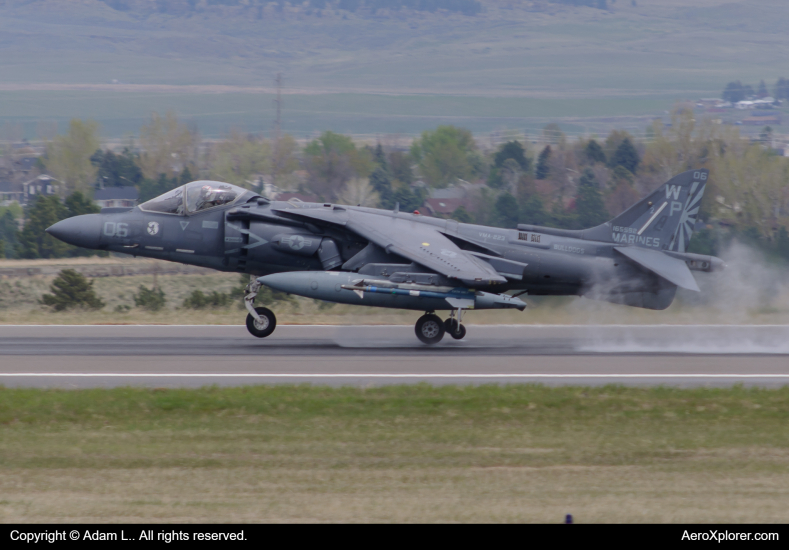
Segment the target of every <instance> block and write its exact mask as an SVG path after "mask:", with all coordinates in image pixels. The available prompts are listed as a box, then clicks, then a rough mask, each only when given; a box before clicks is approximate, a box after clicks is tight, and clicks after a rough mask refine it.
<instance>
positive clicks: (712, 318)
mask: <svg viewBox="0 0 789 550" xmlns="http://www.w3.org/2000/svg"><path fill="white" fill-rule="evenodd" d="M71 261H72V262H74V261H76V262H77V263H80V262H89V261H90V260H87V259H79V260H71ZM93 261H94V262H97V264H98V265H102V264H101V263H100V262H101V261H100V260H93ZM111 261H112V260H105V262H108V263H111ZM58 262H59V265H60V264H62V265H63V267H68V265H70V264H69V263H68V262H69V261H68V260H60V261H58ZM13 263H14V262H10V261H8V262H5V263H3V266H4V267H8V266H9V265H11V264H13ZM28 263H30V265H42V264H40V263H37V262H28ZM20 264H24V265H27V263H25V262H20ZM723 275H725V276H726V277H729V276H730V275H732V276H733V277H731V278H727V279H724V280H723V281H720V280H716V279H712V278H710V275H707V274H700V275H698V279H699V282H700V284H701V286H702V289H703V292H702V294H701V295H700V296H699V295H696V293H691V292H681V293H680V295H679V298H678V299H677V300H675V302H674V304H672V306H671V307H669V308H668V309H667V310H665V311H652V310H645V309H640V308H632V307H627V306H622V305H617V304H609V303H606V302H598V301H594V300H588V299H585V298H577V297H536V298H529V297H526V301H527V303H528V304H529V306H530V307H529V308H528V309H526V311H523V312H520V311H517V310H503V311H501V310H487V311H484V310H483V311H471V312H468V313H467V314H466V315H465V317H464V318H465V319H466V322H467V323H469V324H576V325H577V324H580V325H584V324H590V325H592V324H784V323H789V292H787V289H786V287H785V286H781V285H780V284H777V283H775V282H774V281H773V282H769V279H765V278H764V276H762V278H759V274H758V273H757V270H756V269H755V268H754V269H753V270H752V272H751V274H750V275H749V276H750V277H751V278H752V279H753V281H756V286H751V287H750V288H748V287H747V284H746V285H745V286H743V285H744V284H745V283H743V281H742V279H741V277H745V276H746V275H745V274H743V273H740V274H739V275H740V276H741V277H737V276H734V275H737V273H736V272H735V273H731V272H724V273H723ZM53 279H54V276H35V277H27V278H20V279H6V280H0V324H14V325H15V324H53V325H73V324H83V325H92V324H198V325H212V324H217V325H241V324H243V323H244V320H245V318H246V315H247V313H246V310H244V309H243V308H242V307H241V305H240V302H241V298H242V295H241V294H240V293H239V294H238V301H237V302H235V303H232V304H230V305H228V306H226V307H220V308H207V309H200V310H194V309H186V308H183V307H182V304H183V301H184V299H185V298H186V297H187V296H188V295H189V294H190V293H191V292H192V291H194V290H200V291H202V292H204V293H210V292H211V291H214V290H216V291H217V292H220V293H227V292H231V291H232V290H233V289H238V287H239V281H240V277H239V275H237V274H232V273H219V272H216V273H212V274H206V275H198V274H191V275H187V274H181V275H158V276H157V284H158V286H159V288H161V289H162V291H163V292H164V293H165V298H166V300H167V302H166V304H165V307H164V309H162V310H161V311H157V312H151V311H147V310H145V309H142V308H139V307H135V303H134V295H135V294H136V293H137V292H139V287H140V285H144V286H146V287H148V288H153V285H154V277H153V275H134V276H127V277H96V278H94V279H92V280H93V281H94V289H95V290H96V294H97V295H98V296H99V297H100V298H101V299H102V300H103V301H104V302H105V304H106V305H105V307H104V308H102V309H101V310H98V311H93V310H80V309H72V310H66V311H63V312H54V311H52V310H51V308H49V307H46V306H43V305H41V303H40V300H41V296H42V295H43V294H45V293H48V292H50V285H51V284H52V280H53ZM765 293H766V294H765ZM258 305H259V304H258ZM119 307H120V308H121V310H119ZM268 307H269V308H271V309H272V310H273V311H274V312H275V314H276V316H277V320H278V323H280V324H299V325H308V324H327V325H328V324H336V325H355V324H359V325H376V324H379V325H380V324H406V325H410V324H413V323H414V322H416V319H417V318H418V317H419V316H420V315H421V314H422V312H418V311H405V310H396V309H383V308H371V307H360V306H350V305H343V304H334V305H331V304H328V303H323V304H322V303H321V302H318V301H315V300H312V299H309V298H301V297H297V296H294V297H292V300H291V301H289V302H276V303H274V304H273V305H271V304H270V305H269V306H268Z"/></svg>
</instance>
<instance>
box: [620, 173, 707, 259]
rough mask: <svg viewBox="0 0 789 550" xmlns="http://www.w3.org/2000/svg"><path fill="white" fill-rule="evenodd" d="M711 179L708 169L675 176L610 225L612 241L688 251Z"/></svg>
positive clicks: (644, 246)
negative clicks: (708, 181) (708, 178)
mask: <svg viewBox="0 0 789 550" xmlns="http://www.w3.org/2000/svg"><path fill="white" fill-rule="evenodd" d="M708 176H709V171H708V170H706V169H700V170H689V171H687V172H683V173H682V174H679V175H678V176H674V177H673V178H671V179H670V180H669V181H667V182H666V183H664V184H663V185H661V186H660V187H659V188H658V189H657V190H656V191H654V192H653V193H651V194H650V195H649V196H648V197H646V198H644V199H642V200H640V201H639V202H637V203H636V204H634V205H633V206H631V207H630V208H628V209H627V210H625V211H624V212H623V213H621V214H620V215H619V216H617V217H616V218H614V219H613V220H611V221H610V222H608V224H606V225H610V227H611V238H612V239H613V240H614V241H615V242H618V243H622V244H623V245H624V244H632V245H635V246H639V247H643V248H652V249H658V250H673V251H675V252H685V250H686V249H687V247H688V244H689V243H690V238H691V237H692V236H693V228H694V226H695V225H696V218H697V216H698V213H699V207H700V206H701V197H702V195H704V188H705V187H706V185H707V177H708Z"/></svg>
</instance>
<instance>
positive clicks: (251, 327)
mask: <svg viewBox="0 0 789 550" xmlns="http://www.w3.org/2000/svg"><path fill="white" fill-rule="evenodd" d="M255 312H256V313H257V314H258V315H259V316H260V321H256V320H255V318H254V317H252V314H250V313H247V330H248V331H249V333H250V334H251V335H252V336H257V337H258V338H265V337H266V336H268V335H269V334H271V333H272V332H274V329H275V328H277V318H276V317H275V316H274V312H273V311H271V310H270V309H268V308H265V307H256V308H255Z"/></svg>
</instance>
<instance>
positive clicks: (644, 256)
mask: <svg viewBox="0 0 789 550" xmlns="http://www.w3.org/2000/svg"><path fill="white" fill-rule="evenodd" d="M614 250H616V251H617V252H619V253H620V254H622V255H623V256H625V257H626V258H629V259H630V260H633V261H634V262H636V263H637V264H638V265H640V266H641V267H644V268H646V269H648V270H650V271H652V272H653V273H655V274H657V275H659V276H660V277H663V278H664V279H666V280H667V281H668V282H670V283H673V284H675V285H677V286H679V287H682V288H686V289H688V290H694V291H696V292H699V290H700V289H699V285H698V284H696V279H694V278H693V274H692V273H691V272H690V269H688V265H687V264H686V263H685V262H683V261H682V260H678V259H676V258H672V257H671V256H667V255H666V254H663V253H662V252H660V251H659V250H650V249H648V248H638V247H635V246H628V247H616V248H614Z"/></svg>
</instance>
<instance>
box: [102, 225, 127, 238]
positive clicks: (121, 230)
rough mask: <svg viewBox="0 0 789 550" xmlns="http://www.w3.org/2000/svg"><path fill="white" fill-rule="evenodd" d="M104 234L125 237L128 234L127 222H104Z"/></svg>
mask: <svg viewBox="0 0 789 550" xmlns="http://www.w3.org/2000/svg"><path fill="white" fill-rule="evenodd" d="M104 234H105V235H106V236H107V237H126V236H128V235H129V224H128V223H115V222H104Z"/></svg>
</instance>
